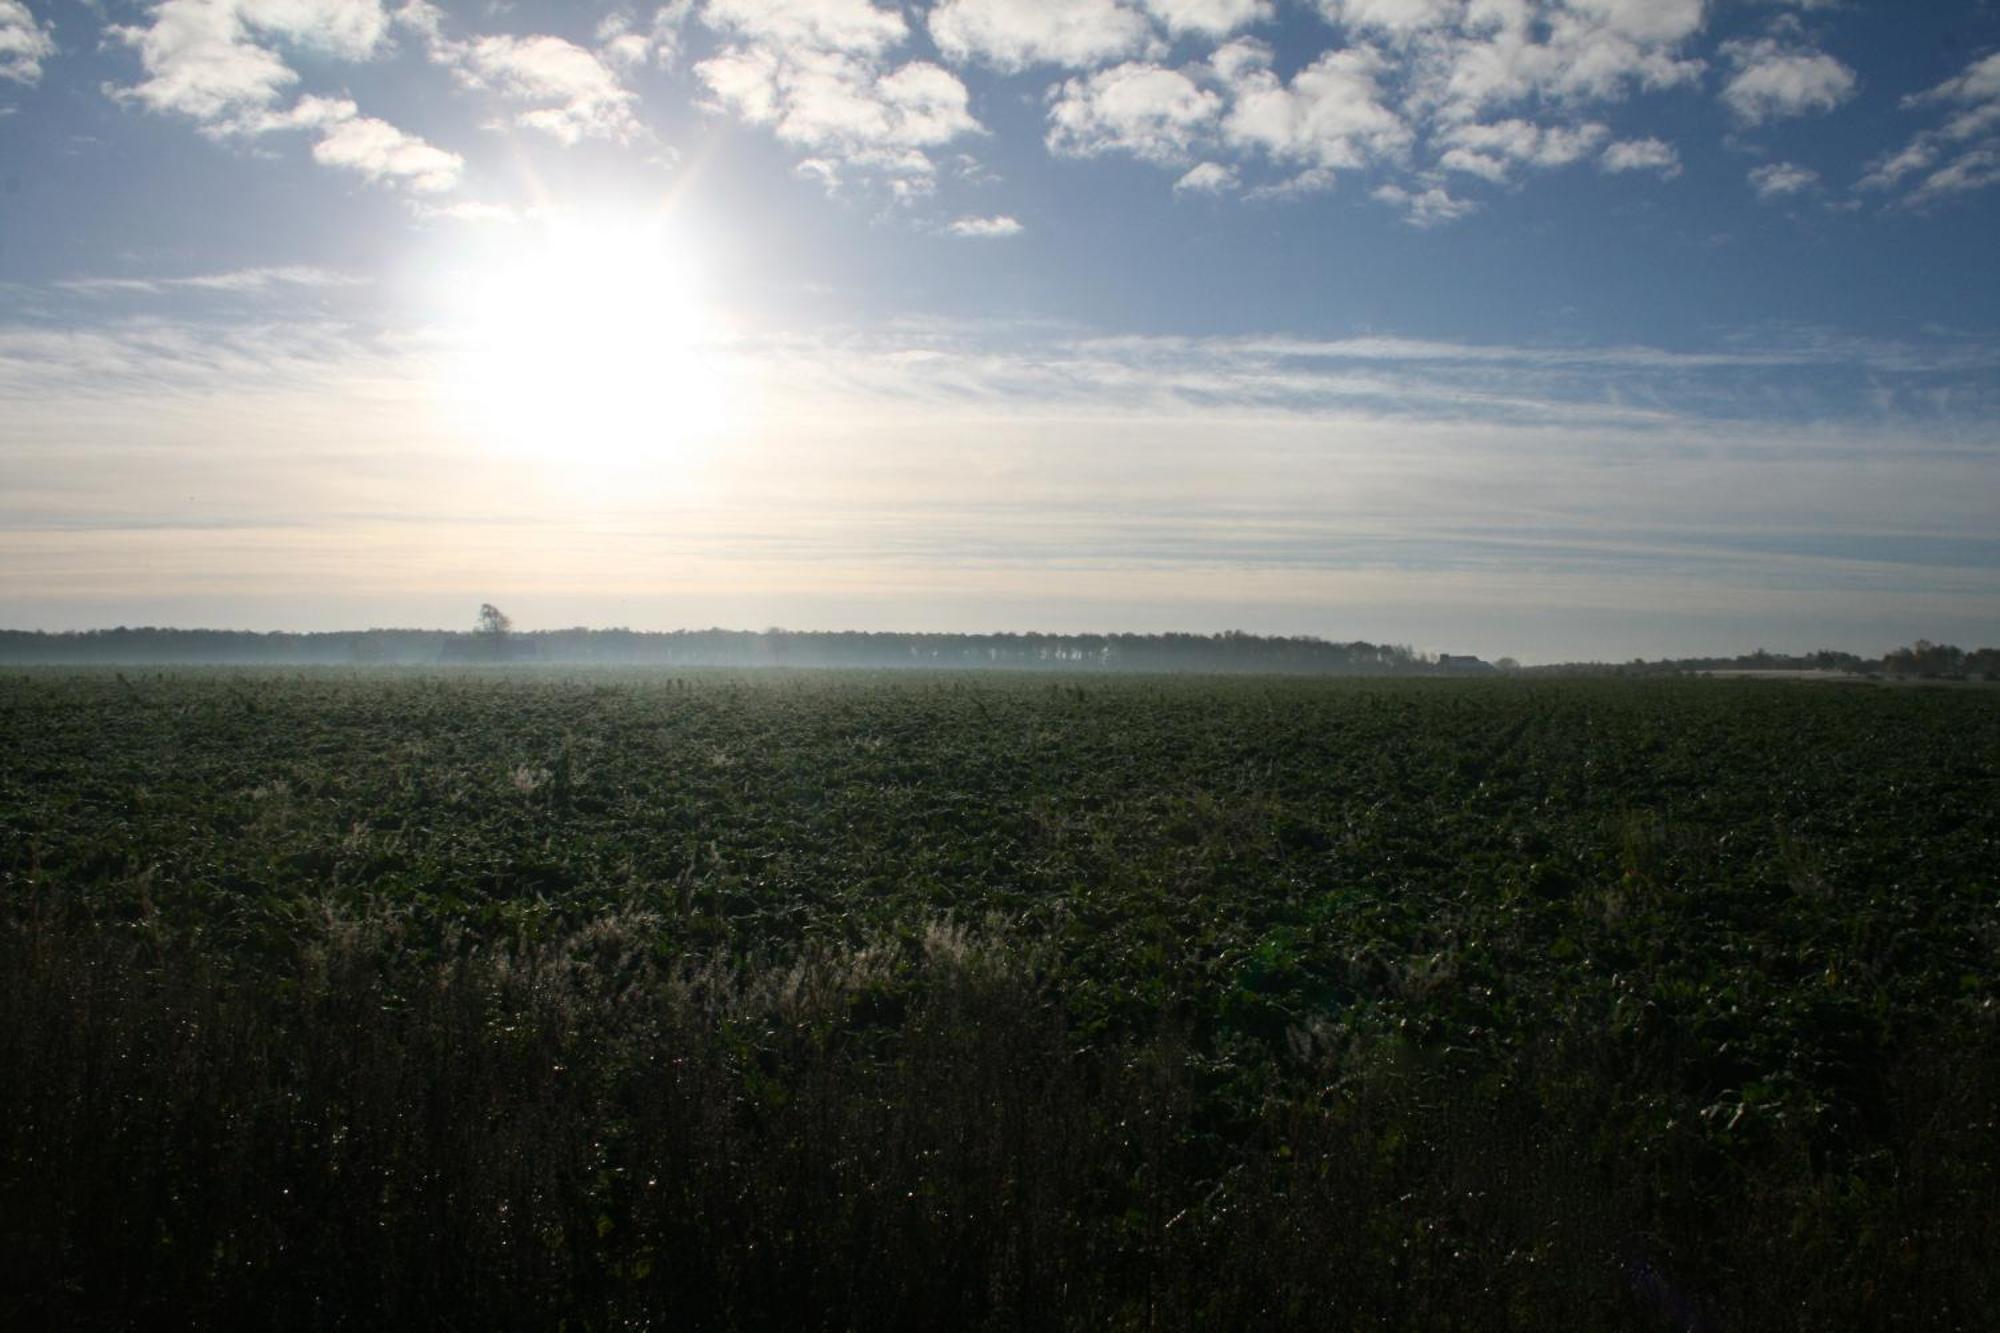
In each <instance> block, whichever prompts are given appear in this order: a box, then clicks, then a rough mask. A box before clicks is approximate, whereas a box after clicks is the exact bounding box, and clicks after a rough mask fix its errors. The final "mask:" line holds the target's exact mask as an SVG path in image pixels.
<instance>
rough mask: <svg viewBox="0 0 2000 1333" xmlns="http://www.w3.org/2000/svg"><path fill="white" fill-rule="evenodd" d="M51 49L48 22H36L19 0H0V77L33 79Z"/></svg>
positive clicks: (53, 49) (19, 80)
mask: <svg viewBox="0 0 2000 1333" xmlns="http://www.w3.org/2000/svg"><path fill="white" fill-rule="evenodd" d="M55 53H56V43H55V38H53V37H51V36H49V29H48V26H47V25H46V24H42V23H37V22H36V21H35V16H34V15H33V14H30V13H29V12H28V7H27V5H25V4H23V3H22V0H0V79H12V80H13V81H14V82H15V83H28V84H32V83H35V82H37V81H39V80H40V79H41V77H42V62H43V61H44V60H47V59H48V58H49V57H50V56H52V55H54V54H55Z"/></svg>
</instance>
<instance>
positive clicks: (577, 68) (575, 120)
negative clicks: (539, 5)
mask: <svg viewBox="0 0 2000 1333" xmlns="http://www.w3.org/2000/svg"><path fill="white" fill-rule="evenodd" d="M458 72H459V77H460V78H461V79H462V80H463V81H464V82H465V83H467V84H468V85H469V86H471V87H475V88H490V89H492V90H493V91H494V92H496V93H498V94H499V95H500V96H501V97H504V98H506V99H507V100H508V101H511V102H516V103H520V104H524V105H526V107H527V108H528V109H526V110H524V111H521V112H520V113H519V114H518V115H516V116H515V123H516V124H518V125H521V126H523V127H524V128H528V129H534V130H540V131H542V132H543V133H545V134H548V135H550V136H551V137H553V138H555V139H558V140H560V141H561V142H563V143H567V144H573V143H576V142H578V141H579V140H582V139H585V138H595V139H612V140H615V141H617V142H620V143H624V142H629V141H631V140H633V139H635V138H641V137H644V135H645V133H646V130H645V127H644V126H643V125H641V124H640V122H639V119H638V116H637V114H636V111H635V108H636V107H637V105H638V101H639V99H638V97H637V96H636V95H635V94H634V93H632V92H631V91H630V90H629V89H627V88H626V87H625V86H624V85H623V84H621V83H620V82H619V79H618V75H617V73H616V72H615V71H613V70H612V69H611V68H610V66H608V65H606V64H605V63H604V61H602V60H600V59H598V57H597V56H595V55H593V54H592V53H591V52H589V51H587V50H585V49H584V48H582V47H580V46H577V45H575V44H574V43H572V42H566V41H564V40H563V39H562V38H560V37H550V36H533V37H508V36H495V37H482V38H480V39H478V40H477V41H475V42H472V43H470V44H469V45H468V46H466V47H465V48H463V59H462V63H460V64H459V66H458Z"/></svg>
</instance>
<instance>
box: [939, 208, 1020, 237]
mask: <svg viewBox="0 0 2000 1333" xmlns="http://www.w3.org/2000/svg"><path fill="white" fill-rule="evenodd" d="M949 230H950V232H951V234H952V235H954V236H964V237H966V238H968V239H970V240H981V241H991V240H1002V239H1004V238H1006V237H1009V236H1019V235H1020V234H1021V231H1022V228H1021V224H1020V223H1019V222H1017V221H1016V220H1014V219H1013V218H1010V217H1007V216H1006V215H1004V214H1000V215H996V216H993V217H986V218H975V217H964V218H959V219H957V220H956V221H954V222H953V223H952V224H951V226H950V228H949Z"/></svg>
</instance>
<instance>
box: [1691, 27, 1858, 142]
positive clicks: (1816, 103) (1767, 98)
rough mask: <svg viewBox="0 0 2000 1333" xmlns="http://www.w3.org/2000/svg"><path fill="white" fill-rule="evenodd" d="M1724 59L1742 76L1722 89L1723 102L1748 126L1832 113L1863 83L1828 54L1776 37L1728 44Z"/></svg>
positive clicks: (1731, 77) (1723, 48)
mask: <svg viewBox="0 0 2000 1333" xmlns="http://www.w3.org/2000/svg"><path fill="white" fill-rule="evenodd" d="M1722 55H1723V57H1724V58H1725V59H1726V60H1728V61H1729V63H1730V65H1731V66H1732V67H1733V68H1734V69H1735V71H1736V72H1735V73H1734V74H1732V75H1731V76H1730V77H1729V81H1728V82H1727V83H1725V84H1724V85H1723V87H1722V101H1723V103H1724V105H1726V106H1728V108H1729V109H1730V110H1731V111H1732V112H1734V113H1735V115H1736V118H1737V119H1738V120H1741V121H1742V122H1743V123H1744V124H1746V125H1761V124H1763V123H1764V122H1766V121H1770V120H1782V119H1787V118H1791V117H1795V116H1805V115H1812V114H1815V113H1818V112H1825V111H1831V110H1833V109H1834V108H1835V107H1837V106H1839V105H1840V104H1841V103H1842V102H1845V101H1846V100H1847V99H1848V98H1850V97H1852V96H1853V95H1854V90H1855V88H1856V87H1857V86H1858V85H1859V83H1860V80H1859V79H1858V78H1856V77H1855V74H1854V71H1853V70H1851V69H1849V68H1848V67H1847V66H1846V65H1844V64H1842V63H1841V62H1840V61H1839V60H1837V59H1835V58H1834V57H1833V56H1830V55H1828V54H1826V53H1825V52H1824V51H1815V50H1812V49H1810V48H1807V47H1800V46H1796V45H1793V44H1791V43H1789V42H1787V41H1785V40H1782V39H1780V38H1776V37H1761V38H1759V39H1757V40H1756V41H1754V42H1752V41H1735V42H1724V43H1723V44H1722Z"/></svg>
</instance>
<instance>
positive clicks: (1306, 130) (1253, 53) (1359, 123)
mask: <svg viewBox="0 0 2000 1333" xmlns="http://www.w3.org/2000/svg"><path fill="white" fill-rule="evenodd" d="M1269 60H1270V53H1269V49H1268V48H1266V47H1264V46H1263V45H1262V44H1261V43H1255V42H1249V41H1237V42H1232V43H1231V44H1230V45H1229V46H1227V47H1224V48H1223V49H1222V50H1221V51H1219V52H1217V53H1216V57H1215V60H1214V64H1215V67H1216V69H1217V72H1218V74H1219V76H1220V77H1221V78H1222V79H1223V80H1224V82H1225V83H1227V84H1228V85H1229V86H1230V91H1231V92H1232V93H1233V94H1234V103H1233V105H1232V106H1231V107H1230V109H1229V112H1228V114H1227V115H1226V116H1225V117H1224V119H1223V123H1222V134H1223V138H1224V139H1225V140H1226V141H1227V142H1229V143H1231V144H1233V145H1235V146H1237V147H1239V148H1242V149H1245V150H1254V151H1261V152H1264V153H1266V154H1268V155H1269V156H1271V157H1272V158H1273V159H1275V160H1277V161H1280V162H1288V163H1297V164H1301V165H1304V166H1306V167H1308V168H1318V169H1320V170H1322V171H1326V172H1331V171H1334V170H1337V169H1342V168H1353V167H1361V166H1365V165H1367V164H1368V163H1371V162H1376V161H1380V160H1383V159H1388V158H1395V157H1398V156H1400V155H1401V154H1402V153H1404V152H1405V151H1406V150H1407V149H1408V148H1409V145H1410V141H1411V138H1412V135H1411V132H1410V128H1409V126H1407V125H1406V124H1404V123H1403V120H1402V118H1401V117H1399V116H1398V115H1397V114H1396V113H1395V112H1394V111H1392V110H1390V109H1389V107H1388V106H1387V105H1386V104H1385V102H1384V100H1383V95H1382V88H1381V84H1380V82H1379V81H1378V79H1379V76H1380V75H1381V74H1382V73H1383V72H1384V70H1385V68H1386V62H1385V61H1384V59H1383V58H1382V55H1381V53H1380V52H1378V51H1377V50H1375V48H1373V47H1370V46H1350V47H1346V48H1344V49H1341V50H1336V51H1328V52H1326V53H1325V54H1323V55H1321V56H1320V57H1319V59H1317V60H1315V61H1313V63H1312V64H1310V65H1308V66H1307V67H1306V68H1304V69H1302V70H1300V71H1299V72H1298V73H1297V74H1295V75H1294V76H1293V77H1292V81H1291V82H1290V83H1289V84H1288V83H1286V82H1284V81H1283V80H1281V79H1280V78H1279V77H1278V75H1277V74H1276V73H1275V72H1273V71H1272V69H1271V68H1270V65H1269Z"/></svg>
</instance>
